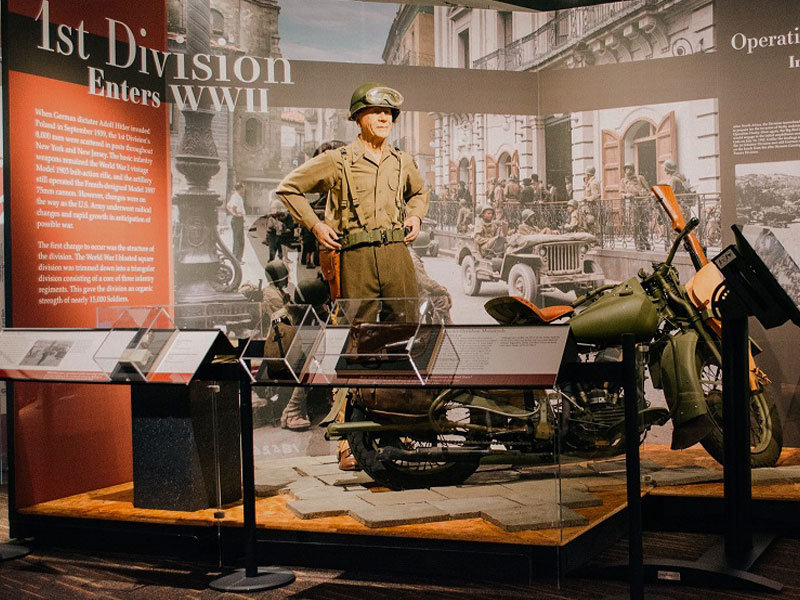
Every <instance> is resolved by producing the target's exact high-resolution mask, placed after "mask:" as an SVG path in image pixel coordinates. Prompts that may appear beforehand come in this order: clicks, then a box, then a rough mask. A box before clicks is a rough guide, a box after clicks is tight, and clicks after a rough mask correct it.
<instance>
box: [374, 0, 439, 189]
mask: <svg viewBox="0 0 800 600" xmlns="http://www.w3.org/2000/svg"><path fill="white" fill-rule="evenodd" d="M382 56H383V60H384V62H385V63H386V64H388V65H406V66H411V67H432V66H434V62H435V57H434V47H433V7H432V6H418V5H415V4H405V5H401V6H400V8H399V9H398V10H397V14H396V15H395V18H394V21H393V22H392V26H391V28H390V30H389V35H388V36H387V38H386V46H385V47H384V49H383V55H382ZM434 126H435V122H434V118H433V116H431V115H430V114H428V113H424V112H406V113H403V115H402V116H401V117H400V119H399V120H398V122H397V125H396V126H395V127H394V129H393V130H392V137H391V140H390V141H391V143H392V144H394V145H395V146H397V147H399V148H400V149H401V150H405V151H406V152H409V153H410V154H412V155H413V156H414V158H415V159H416V161H417V166H418V167H419V170H420V173H422V175H423V177H425V179H426V181H428V182H430V183H433V181H434V160H433V158H434V157H433V139H434V137H433V134H434Z"/></svg>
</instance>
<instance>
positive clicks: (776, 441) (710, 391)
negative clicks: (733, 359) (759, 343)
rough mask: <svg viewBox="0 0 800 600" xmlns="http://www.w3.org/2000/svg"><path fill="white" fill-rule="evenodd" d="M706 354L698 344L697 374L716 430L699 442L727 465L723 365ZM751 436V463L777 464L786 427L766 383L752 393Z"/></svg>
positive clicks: (763, 465) (769, 465)
mask: <svg viewBox="0 0 800 600" xmlns="http://www.w3.org/2000/svg"><path fill="white" fill-rule="evenodd" d="M707 354H708V353H707V352H704V351H703V350H701V349H700V348H699V347H698V349H697V363H698V374H699V375H700V382H701V387H702V388H703V395H704V396H705V398H706V403H707V404H708V415H709V416H710V417H711V420H712V421H713V422H714V429H712V430H711V433H709V434H708V435H707V436H706V437H704V438H703V439H702V440H700V444H702V446H703V448H705V450H706V452H708V453H709V454H710V455H711V457H712V458H713V459H714V460H716V461H717V462H718V463H719V464H724V443H723V438H722V368H721V366H720V365H719V363H718V361H717V360H716V358H715V357H713V356H706V355H707ZM750 438H751V440H750V465H751V466H752V467H753V468H758V467H774V466H775V464H776V463H777V462H778V457H780V455H781V450H782V449H783V428H782V426H781V421H780V418H779V417H778V409H777V407H776V406H775V402H774V401H773V399H772V396H771V395H770V394H769V392H768V391H767V389H766V387H765V386H763V385H762V386H761V387H760V388H759V389H758V391H756V392H751V393H750Z"/></svg>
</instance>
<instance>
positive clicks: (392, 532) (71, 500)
mask: <svg viewBox="0 0 800 600" xmlns="http://www.w3.org/2000/svg"><path fill="white" fill-rule="evenodd" d="M642 459H643V460H649V461H652V462H653V463H656V464H658V465H665V466H667V465H668V466H670V467H680V466H688V465H694V466H704V467H710V468H718V469H720V471H721V467H720V466H719V465H718V464H717V463H715V462H714V460H713V459H711V458H710V457H709V456H708V455H707V454H706V453H705V452H704V451H703V450H702V449H700V448H697V449H694V448H692V449H689V450H684V451H681V452H675V451H671V450H669V448H667V447H665V446H653V445H645V446H643V447H642ZM796 464H800V449H794V448H792V449H786V450H784V452H783V454H782V455H781V459H780V462H779V465H796ZM722 487H723V486H722V483H702V484H692V485H685V486H663V487H655V488H654V487H646V486H645V487H643V495H645V496H647V495H650V496H652V497H654V499H655V498H656V497H659V498H661V497H685V498H691V497H695V498H697V497H704V498H720V497H722ZM592 493H593V494H594V495H596V496H598V497H600V498H601V499H602V500H603V504H602V506H598V507H592V508H581V509H576V510H577V512H578V513H580V514H581V515H583V516H585V517H586V518H587V519H589V524H588V525H584V526H580V527H566V528H563V529H558V528H555V529H542V530H535V531H518V532H508V531H504V530H503V529H501V528H499V527H497V526H495V525H493V524H491V523H489V522H487V521H485V520H483V519H479V518H473V519H459V520H451V521H440V522H434V523H425V524H416V525H400V526H395V527H380V528H371V527H366V526H364V525H362V524H361V523H359V522H358V521H356V520H355V519H353V518H351V517H349V516H337V517H327V518H315V519H307V520H304V519H300V518H298V517H296V516H295V515H294V514H293V513H292V512H291V511H290V510H289V509H288V508H287V506H286V504H287V502H289V501H290V500H291V498H290V497H288V496H284V495H277V496H271V497H266V498H258V499H257V501H256V520H257V523H258V526H259V528H261V529H264V530H273V531H275V530H277V531H285V532H308V533H321V534H345V535H357V536H384V537H396V538H414V539H420V540H424V539H431V540H450V541H468V542H472V543H476V542H484V543H495V544H516V545H525V546H539V547H549V548H556V547H561V546H566V545H568V544H570V543H571V542H574V541H575V540H577V539H579V538H580V537H581V536H583V535H584V534H586V533H587V532H589V531H591V530H593V529H594V528H596V527H598V525H600V524H602V523H604V522H605V521H607V520H608V519H610V518H612V517H613V516H614V515H617V514H618V513H620V512H621V511H622V510H624V508H625V506H626V491H625V488H624V486H623V487H618V488H613V489H608V490H600V491H593V492H592ZM753 498H754V499H770V500H773V499H779V500H800V483H798V484H780V485H758V486H754V488H753ZM19 513H20V514H22V515H26V516H46V517H60V518H68V519H94V520H100V521H120V522H127V523H148V524H163V525H185V526H200V527H210V526H212V525H215V524H221V525H222V526H225V527H241V526H242V507H241V504H240V503H237V504H234V505H230V506H226V507H224V517H223V518H221V519H215V518H214V513H215V510H213V509H207V510H200V511H196V512H178V511H167V510H152V509H140V508H135V507H134V506H133V484H132V483H130V482H129V483H124V484H121V485H117V486H113V487H109V488H104V489H99V490H94V491H90V492H86V493H82V494H76V495H74V496H69V497H67V498H60V499H57V500H52V501H49V502H43V503H40V504H36V505H33V506H30V507H26V508H23V509H21V510H19Z"/></svg>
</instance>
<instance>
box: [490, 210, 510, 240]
mask: <svg viewBox="0 0 800 600" xmlns="http://www.w3.org/2000/svg"><path fill="white" fill-rule="evenodd" d="M492 222H493V223H494V224H495V226H496V227H497V233H498V235H502V236H506V235H508V229H509V226H508V219H506V211H505V209H504V208H503V207H502V206H498V207H497V208H496V209H495V211H494V220H493V221H492Z"/></svg>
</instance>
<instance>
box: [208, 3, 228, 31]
mask: <svg viewBox="0 0 800 600" xmlns="http://www.w3.org/2000/svg"><path fill="white" fill-rule="evenodd" d="M211 33H213V34H214V35H223V34H224V33H225V16H224V15H223V14H222V13H221V12H220V11H218V10H217V9H215V8H212V9H211Z"/></svg>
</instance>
